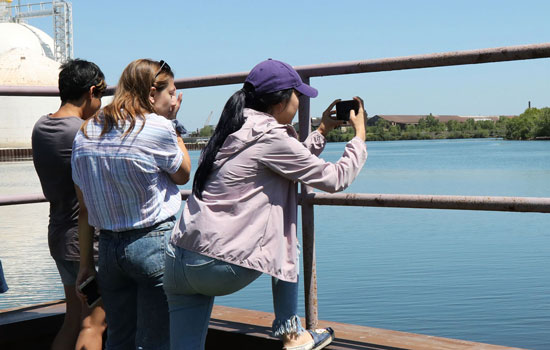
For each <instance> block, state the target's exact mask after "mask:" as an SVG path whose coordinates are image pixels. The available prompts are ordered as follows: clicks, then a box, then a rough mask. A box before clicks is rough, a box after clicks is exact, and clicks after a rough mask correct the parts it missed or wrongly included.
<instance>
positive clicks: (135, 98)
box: [82, 59, 174, 137]
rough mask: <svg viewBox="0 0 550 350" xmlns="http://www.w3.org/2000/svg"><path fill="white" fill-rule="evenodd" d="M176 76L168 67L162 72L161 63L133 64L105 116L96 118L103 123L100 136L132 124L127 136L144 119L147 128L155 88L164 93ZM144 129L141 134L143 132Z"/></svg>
mask: <svg viewBox="0 0 550 350" xmlns="http://www.w3.org/2000/svg"><path fill="white" fill-rule="evenodd" d="M173 78H174V73H172V71H171V70H170V69H169V68H168V69H163V70H161V65H160V63H159V62H157V61H153V60H150V59H138V60H135V61H133V62H131V63H130V64H129V65H128V66H127V67H126V68H125V69H124V71H123V72H122V75H121V76H120V80H119V82H118V85H117V87H116V90H115V95H114V98H113V101H112V102H111V103H110V104H108V105H107V106H105V108H103V112H102V113H97V114H96V115H95V116H94V120H95V122H96V123H100V124H103V129H102V130H101V134H100V135H99V136H100V137H101V136H103V135H104V134H106V133H108V132H109V131H110V130H112V129H113V128H124V127H125V126H126V122H129V123H130V125H129V127H128V129H127V130H126V131H125V132H124V134H123V136H126V135H128V134H130V133H131V132H132V131H133V130H134V127H135V125H136V119H137V118H141V119H142V121H143V124H142V125H141V129H143V127H144V126H145V114H148V113H154V112H155V107H154V106H153V104H152V103H151V101H150V100H149V94H150V91H151V87H155V88H156V89H157V90H158V91H162V90H164V89H165V88H166V87H167V86H168V84H169V82H170V79H173ZM87 124H88V121H86V122H85V123H84V125H82V131H83V132H84V135H85V136H86V137H88V135H87V134H86V125H87ZM141 129H140V130H139V131H141Z"/></svg>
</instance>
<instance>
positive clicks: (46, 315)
mask: <svg viewBox="0 0 550 350" xmlns="http://www.w3.org/2000/svg"><path fill="white" fill-rule="evenodd" d="M64 312H65V303H64V302H63V301H54V302H50V303H44V304H39V305H34V306H30V307H24V308H16V309H10V310H1V311H0V349H2V350H10V349H17V350H20V349H46V348H47V347H48V346H47V345H48V344H49V343H50V342H51V341H52V339H53V337H54V335H55V333H56V331H57V329H58V328H59V327H60V326H61V323H62V322H63V314H64ZM272 320H273V314H271V313H268V312H260V311H252V310H244V309H237V308H231V307H226V306H214V310H213V312H212V319H211V322H210V330H209V333H208V338H207V343H206V348H207V349H223V348H227V347H228V345H229V344H230V345H231V346H230V348H234V347H240V348H241V349H265V350H270V349H277V350H280V349H281V343H280V342H279V341H278V340H277V339H275V338H273V337H272V336H271V322H272ZM320 326H331V327H332V328H333V329H334V331H335V333H336V339H335V340H334V341H333V343H332V344H331V345H330V346H328V347H327V348H326V349H332V350H344V349H353V350H382V349H384V350H474V349H475V350H505V349H506V350H512V349H518V348H511V347H505V346H498V345H490V344H483V343H475V342H469V341H464V340H456V339H447V338H440V337H432V336H428V335H421V334H412V333H404V332H397V331H391V330H386V329H379V328H371V327H363V326H357V325H349V324H344V323H336V322H329V321H321V322H320Z"/></svg>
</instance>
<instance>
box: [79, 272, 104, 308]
mask: <svg viewBox="0 0 550 350" xmlns="http://www.w3.org/2000/svg"><path fill="white" fill-rule="evenodd" d="M78 289H79V290H80V291H81V292H82V294H84V295H86V298H87V300H86V303H87V304H88V307H90V308H92V307H94V306H96V304H97V303H98V302H99V301H100V300H101V294H99V288H98V285H97V281H96V279H95V276H90V277H89V278H88V279H87V280H86V281H84V282H83V283H82V284H81V285H80V286H79V287H78Z"/></svg>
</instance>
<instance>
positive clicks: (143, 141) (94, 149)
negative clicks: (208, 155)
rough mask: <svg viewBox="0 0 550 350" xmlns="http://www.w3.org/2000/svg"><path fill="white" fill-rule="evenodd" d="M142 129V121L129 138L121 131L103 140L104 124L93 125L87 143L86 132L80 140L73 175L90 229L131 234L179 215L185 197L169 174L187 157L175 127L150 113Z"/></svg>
mask: <svg viewBox="0 0 550 350" xmlns="http://www.w3.org/2000/svg"><path fill="white" fill-rule="evenodd" d="M100 116H101V115H100ZM128 124H129V123H126V128H127V127H128ZM142 124H143V122H142V121H141V119H139V118H138V119H137V120H136V126H135V128H134V130H133V131H132V133H130V134H129V135H127V136H126V137H122V134H123V133H124V130H125V129H122V128H113V129H112V130H111V131H109V132H108V133H106V134H105V135H103V136H102V137H99V135H100V133H101V130H102V128H103V126H102V124H100V123H97V122H95V120H90V121H89V123H88V124H87V126H86V132H87V134H88V138H86V136H84V134H83V132H82V131H79V132H78V134H77V135H76V137H75V140H74V143H73V154H72V159H71V165H72V175H73V181H74V183H75V184H76V185H78V187H79V188H80V189H81V190H82V193H83V195H84V202H85V203H86V207H87V208H88V221H89V224H90V225H92V226H95V227H98V228H101V229H103V230H111V231H117V232H120V231H127V230H131V229H136V228H143V227H149V226H153V225H155V224H156V223H159V222H161V221H164V220H166V219H167V218H169V217H170V216H172V215H175V214H176V213H177V212H178V210H179V208H180V205H181V196H180V193H179V189H178V187H177V185H176V184H174V182H172V180H171V178H170V176H169V174H173V173H175V172H176V171H177V170H178V169H179V167H180V165H181V163H182V161H183V152H182V151H181V150H180V148H179V147H178V143H177V138H176V133H175V131H174V128H173V126H172V123H171V122H170V121H169V120H167V119H166V118H164V117H162V116H159V115H157V114H148V115H147V116H146V122H145V126H144V127H143V130H141V131H139V130H140V129H141V126H142Z"/></svg>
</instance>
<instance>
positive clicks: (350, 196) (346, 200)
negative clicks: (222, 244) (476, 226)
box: [300, 192, 550, 213]
mask: <svg viewBox="0 0 550 350" xmlns="http://www.w3.org/2000/svg"><path fill="white" fill-rule="evenodd" d="M302 203H308V204H313V205H337V206H360V207H393V208H416V209H455V210H488V211H511V212H536V213H550V198H546V197H541V198H539V197H489V196H441V195H416V194H368V193H337V194H329V193H318V192H314V193H310V194H308V195H305V196H302V197H301V199H300V204H302Z"/></svg>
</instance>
